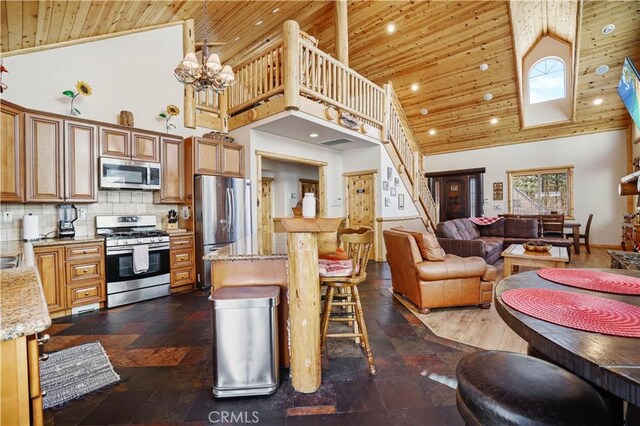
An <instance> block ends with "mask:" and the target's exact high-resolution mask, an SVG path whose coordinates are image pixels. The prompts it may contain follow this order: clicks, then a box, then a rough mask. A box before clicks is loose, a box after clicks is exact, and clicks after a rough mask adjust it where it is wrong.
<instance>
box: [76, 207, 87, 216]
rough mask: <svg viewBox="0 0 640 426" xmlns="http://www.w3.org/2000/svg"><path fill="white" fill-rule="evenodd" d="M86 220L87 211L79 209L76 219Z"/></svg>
mask: <svg viewBox="0 0 640 426" xmlns="http://www.w3.org/2000/svg"><path fill="white" fill-rule="evenodd" d="M86 218H87V209H85V208H82V207H81V208H79V209H78V219H86Z"/></svg>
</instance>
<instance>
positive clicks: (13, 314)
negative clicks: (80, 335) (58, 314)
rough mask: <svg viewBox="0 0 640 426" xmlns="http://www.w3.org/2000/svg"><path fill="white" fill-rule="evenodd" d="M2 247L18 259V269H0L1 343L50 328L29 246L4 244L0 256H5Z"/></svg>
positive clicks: (12, 242)
mask: <svg viewBox="0 0 640 426" xmlns="http://www.w3.org/2000/svg"><path fill="white" fill-rule="evenodd" d="M5 247H7V249H11V250H14V251H13V252H12V255H17V254H20V255H21V260H20V264H19V265H20V267H18V268H15V269H3V270H0V341H5V340H11V339H17V338H18V337H22V336H27V335H30V334H35V333H40V332H41V331H44V330H46V329H47V328H49V326H50V325H51V318H50V317H49V308H48V307H47V302H46V300H45V298H44V292H43V291H42V284H41V283H40V275H39V274H38V270H37V269H36V267H35V263H34V258H33V249H32V245H31V243H23V242H22V241H10V242H8V243H3V244H2V254H3V255H8V254H9V253H8V252H5V250H4V249H5Z"/></svg>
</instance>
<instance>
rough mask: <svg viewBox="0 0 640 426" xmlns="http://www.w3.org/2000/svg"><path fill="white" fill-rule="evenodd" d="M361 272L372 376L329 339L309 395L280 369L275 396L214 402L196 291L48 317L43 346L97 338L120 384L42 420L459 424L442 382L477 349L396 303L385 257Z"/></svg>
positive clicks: (202, 307)
mask: <svg viewBox="0 0 640 426" xmlns="http://www.w3.org/2000/svg"><path fill="white" fill-rule="evenodd" d="M368 274H369V278H368V280H367V282H366V283H365V284H363V285H361V286H360V291H361V296H362V300H363V307H364V311H365V320H366V323H367V327H368V330H369V336H370V340H371V346H372V350H373V355H374V358H375V363H376V369H377V374H376V376H375V377H371V376H370V375H369V373H368V368H367V363H366V360H365V358H364V356H363V354H362V352H361V351H360V349H359V347H357V346H356V345H355V344H354V343H353V341H351V340H330V341H329V344H328V355H325V357H324V359H323V372H322V374H323V381H322V387H321V388H320V389H319V390H318V391H317V392H316V393H314V394H302V393H298V392H295V391H294V390H293V388H292V386H291V380H290V379H289V377H288V371H287V370H283V371H282V373H281V377H282V380H281V385H280V387H279V388H278V391H277V392H276V393H275V394H274V395H271V396H267V397H246V398H232V399H222V400H216V399H214V398H213V397H212V395H211V387H212V374H213V373H212V371H213V369H212V350H211V323H210V321H211V320H210V306H209V302H208V300H207V296H208V294H207V293H206V292H203V291H197V292H193V293H189V294H183V295H175V296H171V297H165V298H161V299H156V300H153V301H148V302H143V303H138V304H135V305H129V306H124V307H120V308H115V309H110V310H102V311H97V312H93V313H88V314H84V315H81V316H77V317H65V318H61V319H58V320H55V321H54V324H53V325H52V327H51V328H50V330H49V334H51V336H52V338H51V342H50V343H48V344H47V345H46V347H45V349H46V350H47V351H49V352H51V351H54V350H59V349H64V348H66V347H70V346H74V345H77V344H81V343H85V342H91V341H96V340H97V341H100V342H101V343H102V345H103V346H104V348H105V350H106V351H107V353H108V354H109V357H110V359H111V361H112V363H113V366H114V368H115V370H116V372H117V373H118V374H120V376H121V377H122V382H121V383H120V384H118V385H116V386H114V387H112V388H108V389H105V390H103V391H102V392H101V393H98V394H94V395H90V396H87V397H86V398H85V399H84V400H79V401H72V402H71V403H70V404H69V405H68V406H66V407H65V408H63V409H61V410H58V411H47V412H46V418H47V423H49V424H58V425H66V424H81V425H90V424H140V423H147V424H148V423H155V424H158V423H162V424H172V423H173V424H214V423H219V424H255V423H258V424H261V425H285V424H286V425H315V424H318V425H327V424H329V425H459V424H463V422H462V419H461V418H460V416H459V414H458V412H457V410H456V406H455V390H454V389H453V388H452V387H450V383H451V382H450V381H447V379H453V378H455V366H456V364H457V362H458V360H459V359H460V358H461V357H462V356H464V355H465V354H466V353H468V352H473V351H475V350H477V349H475V348H472V347H469V346H466V345H463V344H460V343H456V342H452V341H449V340H446V339H442V338H439V337H437V336H435V335H434V334H433V333H431V332H430V331H429V329H428V328H427V327H425V326H424V325H423V324H422V323H421V322H420V321H419V320H417V319H416V318H415V317H414V316H413V315H412V314H411V313H410V312H409V311H408V310H407V309H406V308H405V307H404V306H403V305H402V304H401V303H399V302H398V301H397V300H395V298H394V297H393V296H392V295H391V293H390V292H389V291H388V288H389V287H390V285H391V277H390V274H389V269H388V266H387V264H386V263H385V264H382V263H378V264H376V263H370V267H369V271H368ZM443 383H449V385H447V384H443ZM225 416H226V417H225Z"/></svg>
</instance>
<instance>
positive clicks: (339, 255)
mask: <svg viewBox="0 0 640 426" xmlns="http://www.w3.org/2000/svg"><path fill="white" fill-rule="evenodd" d="M318 259H324V260H348V259H349V256H347V252H346V251H344V249H343V248H342V247H338V249H337V250H336V251H335V253H319V254H318Z"/></svg>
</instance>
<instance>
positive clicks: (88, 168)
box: [25, 113, 98, 203]
mask: <svg viewBox="0 0 640 426" xmlns="http://www.w3.org/2000/svg"><path fill="white" fill-rule="evenodd" d="M25 120H26V129H25V158H26V161H25V163H26V167H25V169H26V170H25V174H26V178H25V181H26V197H25V201H26V202H38V203H46V202H61V201H69V202H75V203H93V202H96V201H98V180H97V170H98V145H97V127H96V126H95V125H92V124H86V123H84V122H76V121H71V120H62V119H59V118H54V117H49V116H46V115H37V114H29V113H27V114H25Z"/></svg>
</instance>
